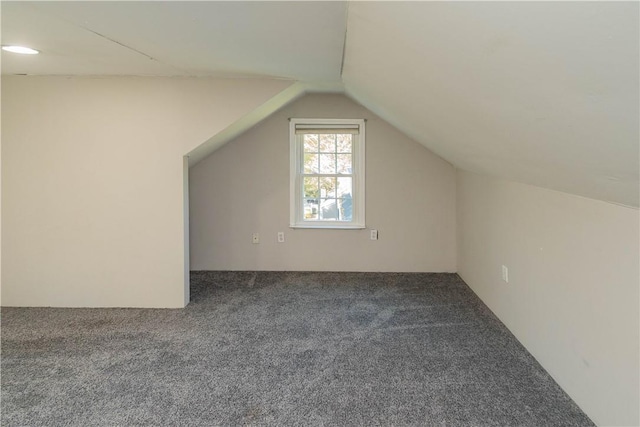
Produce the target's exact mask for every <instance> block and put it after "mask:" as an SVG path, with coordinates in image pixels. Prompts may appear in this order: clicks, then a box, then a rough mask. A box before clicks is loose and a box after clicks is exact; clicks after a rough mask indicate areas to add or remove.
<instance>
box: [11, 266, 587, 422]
mask: <svg viewBox="0 0 640 427" xmlns="http://www.w3.org/2000/svg"><path fill="white" fill-rule="evenodd" d="M191 298H192V302H191V304H189V306H188V307H187V308H185V309H183V310H156V309H53V308H4V309H3V310H2V361H1V368H2V379H1V385H2V390H1V391H2V395H1V398H2V402H1V410H2V414H1V418H0V421H1V422H2V426H5V427H8V426H40V425H48V426H67V425H68V426H114V425H123V426H124V425H153V426H164V425H175V426H177V425H184V426H212V425H278V426H281V425H341V426H353V425H367V426H369V425H395V426H402V425H425V426H465V425H472V426H536V427H539V426H587V425H589V426H590V425H593V424H592V422H591V421H590V420H589V418H587V416H586V415H585V414H584V413H583V412H582V411H581V410H580V409H579V408H578V407H577V406H576V404H575V403H574V402H573V401H572V400H571V399H570V398H569V397H568V396H567V395H566V394H565V393H564V392H563V391H562V390H561V389H560V387H559V386H558V385H557V384H556V383H555V382H554V381H553V379H552V378H551V377H550V376H549V375H548V374H547V373H546V372H545V371H544V370H543V369H542V368H541V367H540V365H539V364H538V363H537V362H536V361H535V359H534V358H533V357H532V356H531V355H530V354H529V353H528V352H527V351H526V350H525V349H524V348H523V347H522V346H521V345H520V344H519V343H518V341H517V340H516V339H515V338H514V337H513V336H512V335H511V333H510V332H509V331H508V330H507V329H506V328H505V327H504V325H502V324H501V323H500V322H499V321H498V320H497V319H496V318H495V317H494V316H493V314H491V312H490V311H489V310H488V309H487V307H486V306H485V305H484V304H483V303H482V302H481V301H480V300H479V299H478V298H477V297H476V296H475V294H474V293H473V292H472V291H471V290H470V289H469V288H468V287H467V285H466V284H465V283H464V282H463V281H462V280H461V279H460V278H459V277H458V276H457V275H455V274H396V273H292V272H287V273H277V272H258V273H255V272H194V273H192V297H191Z"/></svg>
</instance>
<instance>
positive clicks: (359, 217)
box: [289, 118, 366, 229]
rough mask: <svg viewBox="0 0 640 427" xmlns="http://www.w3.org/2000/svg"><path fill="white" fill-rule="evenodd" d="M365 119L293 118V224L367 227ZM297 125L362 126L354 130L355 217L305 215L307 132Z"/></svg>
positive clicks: (336, 227) (293, 225)
mask: <svg viewBox="0 0 640 427" xmlns="http://www.w3.org/2000/svg"><path fill="white" fill-rule="evenodd" d="M365 122H366V121H365V120H364V119H298V118H296V119H290V120H289V138H290V162H291V164H290V201H289V205H290V227H291V228H321V229H363V228H365V212H364V210H365V140H366V138H365ZM297 125H318V126H323V127H331V126H336V127H340V126H356V125H357V126H358V133H357V134H354V137H353V145H352V155H353V171H352V174H351V176H352V177H353V181H352V182H353V184H352V185H353V187H352V191H353V194H352V209H353V211H352V217H351V219H352V220H351V221H321V220H305V218H304V203H303V199H304V197H303V196H304V194H303V193H304V185H303V172H304V168H303V166H304V142H303V139H304V135H296V126H297Z"/></svg>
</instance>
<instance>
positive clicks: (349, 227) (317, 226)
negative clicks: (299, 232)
mask: <svg viewBox="0 0 640 427" xmlns="http://www.w3.org/2000/svg"><path fill="white" fill-rule="evenodd" d="M289 228H312V229H316V230H364V229H365V228H367V227H365V226H364V225H359V224H291V225H289Z"/></svg>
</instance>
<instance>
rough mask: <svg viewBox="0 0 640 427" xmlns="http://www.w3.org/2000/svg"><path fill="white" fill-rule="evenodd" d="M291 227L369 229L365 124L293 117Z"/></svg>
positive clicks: (352, 121) (356, 121) (355, 121)
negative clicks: (365, 168)
mask: <svg viewBox="0 0 640 427" xmlns="http://www.w3.org/2000/svg"><path fill="white" fill-rule="evenodd" d="M291 159H292V162H291V163H292V164H291V187H292V189H291V193H292V194H291V196H292V197H291V226H292V227H313V228H316V227H324V228H362V227H364V121H363V120H337V119H336V120H319V119H292V123H291Z"/></svg>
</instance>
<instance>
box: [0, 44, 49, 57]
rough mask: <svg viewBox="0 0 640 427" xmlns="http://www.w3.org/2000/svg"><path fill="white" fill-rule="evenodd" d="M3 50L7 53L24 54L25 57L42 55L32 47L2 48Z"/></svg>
mask: <svg viewBox="0 0 640 427" xmlns="http://www.w3.org/2000/svg"><path fill="white" fill-rule="evenodd" d="M2 50H6V51H7V52H13V53H22V54H24V55H35V54H38V53H40V52H38V51H37V50H35V49H31V48H30V47H24V46H2Z"/></svg>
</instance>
